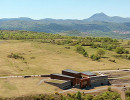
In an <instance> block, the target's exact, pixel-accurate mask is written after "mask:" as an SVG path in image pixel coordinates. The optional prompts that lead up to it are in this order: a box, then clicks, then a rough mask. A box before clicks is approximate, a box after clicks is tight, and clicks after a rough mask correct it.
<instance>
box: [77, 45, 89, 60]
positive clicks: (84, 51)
mask: <svg viewBox="0 0 130 100" xmlns="http://www.w3.org/2000/svg"><path fill="white" fill-rule="evenodd" d="M75 48H76V51H77V52H78V53H80V54H82V55H83V56H84V57H88V53H87V52H86V50H85V49H84V48H83V47H82V46H80V45H76V46H75Z"/></svg>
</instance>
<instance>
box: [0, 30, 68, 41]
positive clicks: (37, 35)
mask: <svg viewBox="0 0 130 100" xmlns="http://www.w3.org/2000/svg"><path fill="white" fill-rule="evenodd" d="M63 38H66V36H61V35H59V34H51V33H50V34H49V33H44V32H31V31H7V30H5V31H0V39H5V40H9V39H10V40H28V39H63Z"/></svg>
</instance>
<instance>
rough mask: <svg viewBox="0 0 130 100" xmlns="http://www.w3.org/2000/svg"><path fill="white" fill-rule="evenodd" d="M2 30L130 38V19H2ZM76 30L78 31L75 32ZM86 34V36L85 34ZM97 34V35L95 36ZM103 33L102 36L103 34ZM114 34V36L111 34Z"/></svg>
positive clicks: (102, 14) (0, 28) (94, 17)
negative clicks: (120, 35) (118, 35)
mask: <svg viewBox="0 0 130 100" xmlns="http://www.w3.org/2000/svg"><path fill="white" fill-rule="evenodd" d="M0 30H27V31H35V32H47V33H64V34H67V35H74V36H76V35H78V36H80V34H82V35H81V36H86V35H89V34H93V35H95V36H103V34H105V36H112V34H114V35H115V34H116V35H117V33H119V34H125V35H126V34H127V35H126V36H125V37H128V38H130V34H129V33H130V18H122V17H118V16H114V17H110V16H108V15H106V14H104V13H97V14H94V15H93V16H91V17H90V18H88V19H83V20H77V19H51V18H46V19H40V20H34V19H31V18H28V17H20V18H3V19H0ZM75 30H76V31H75ZM83 33H85V34H83ZM95 33H96V34H95ZM101 33H102V34H101ZM109 33H112V34H109Z"/></svg>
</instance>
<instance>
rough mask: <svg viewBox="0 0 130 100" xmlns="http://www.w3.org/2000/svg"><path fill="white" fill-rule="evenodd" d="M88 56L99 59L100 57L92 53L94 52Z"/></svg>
mask: <svg viewBox="0 0 130 100" xmlns="http://www.w3.org/2000/svg"><path fill="white" fill-rule="evenodd" d="M90 58H91V59H92V60H99V59H100V57H99V56H97V55H94V54H92V55H91V56H90Z"/></svg>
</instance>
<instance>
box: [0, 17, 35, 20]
mask: <svg viewBox="0 0 130 100" xmlns="http://www.w3.org/2000/svg"><path fill="white" fill-rule="evenodd" d="M13 20H23V21H31V20H33V19H31V18H28V17H19V18H2V19H0V21H13Z"/></svg>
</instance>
